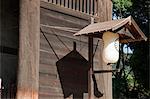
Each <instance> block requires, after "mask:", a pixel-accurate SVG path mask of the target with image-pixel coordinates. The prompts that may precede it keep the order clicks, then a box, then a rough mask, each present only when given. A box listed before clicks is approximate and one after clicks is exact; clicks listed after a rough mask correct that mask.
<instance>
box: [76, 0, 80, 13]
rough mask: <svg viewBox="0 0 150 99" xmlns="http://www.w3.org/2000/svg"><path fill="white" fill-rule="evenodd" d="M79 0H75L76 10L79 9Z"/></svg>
mask: <svg viewBox="0 0 150 99" xmlns="http://www.w3.org/2000/svg"><path fill="white" fill-rule="evenodd" d="M79 8H80V0H76V10H78V11H79V10H80V9H79Z"/></svg>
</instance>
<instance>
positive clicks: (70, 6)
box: [69, 0, 72, 8]
mask: <svg viewBox="0 0 150 99" xmlns="http://www.w3.org/2000/svg"><path fill="white" fill-rule="evenodd" d="M69 8H72V0H69Z"/></svg>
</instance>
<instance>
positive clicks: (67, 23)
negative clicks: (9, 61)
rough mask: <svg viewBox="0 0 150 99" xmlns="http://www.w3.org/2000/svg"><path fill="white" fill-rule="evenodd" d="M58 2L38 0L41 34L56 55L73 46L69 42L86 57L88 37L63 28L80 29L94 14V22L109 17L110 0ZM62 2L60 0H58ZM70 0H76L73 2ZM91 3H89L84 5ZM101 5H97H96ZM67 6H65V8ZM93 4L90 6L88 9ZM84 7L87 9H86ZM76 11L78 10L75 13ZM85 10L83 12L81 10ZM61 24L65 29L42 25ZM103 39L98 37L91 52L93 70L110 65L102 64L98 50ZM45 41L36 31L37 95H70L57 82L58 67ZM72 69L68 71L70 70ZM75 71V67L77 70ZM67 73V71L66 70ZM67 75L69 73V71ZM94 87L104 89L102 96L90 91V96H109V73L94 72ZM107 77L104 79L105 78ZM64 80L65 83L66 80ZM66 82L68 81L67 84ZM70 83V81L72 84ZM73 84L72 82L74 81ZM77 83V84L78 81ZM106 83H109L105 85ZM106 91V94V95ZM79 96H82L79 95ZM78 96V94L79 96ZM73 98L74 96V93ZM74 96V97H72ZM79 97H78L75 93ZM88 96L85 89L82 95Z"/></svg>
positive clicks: (47, 98)
mask: <svg viewBox="0 0 150 99" xmlns="http://www.w3.org/2000/svg"><path fill="white" fill-rule="evenodd" d="M63 1H65V2H63ZM63 1H61V4H62V5H63V6H64V7H63V6H61V7H60V6H57V5H59V4H54V3H55V0H52V3H50V2H49V3H46V2H47V1H45V2H43V0H42V2H41V15H40V17H41V29H42V31H43V32H44V34H45V36H46V37H47V39H48V40H49V42H50V44H51V46H52V48H53V50H54V51H55V53H56V54H57V55H58V57H59V59H62V58H64V56H65V55H67V54H68V53H70V52H71V51H72V50H73V42H74V41H75V42H76V43H77V48H76V49H77V51H78V52H79V53H80V54H81V55H82V56H83V57H84V58H85V59H86V60H88V38H87V37H85V36H78V37H76V36H73V34H74V33H75V32H69V31H67V28H70V29H82V28H83V27H85V26H87V25H88V24H90V19H91V18H90V17H91V14H92V15H97V17H96V18H95V19H96V21H97V22H100V21H101V22H102V21H107V20H111V10H112V8H111V6H112V5H111V3H110V2H111V1H110V0H106V2H105V0H102V1H101V0H63ZM62 2H63V3H62ZM72 2H77V3H76V4H75V5H73V4H72ZM87 4H88V5H89V4H91V5H90V6H88V5H87ZM100 6H101V7H100ZM68 8H69V9H68ZM92 8H94V9H92ZM87 9H88V10H87ZM76 11H80V12H81V13H78V12H76ZM84 12H85V13H86V14H85V13H84ZM44 25H47V26H53V27H55V26H56V27H61V28H63V27H64V28H66V30H65V29H64V30H61V29H58V28H57V29H56V28H50V27H45V26H44ZM97 41H98V39H94V42H93V43H94V48H93V49H94V51H95V48H96V45H97ZM102 46H103V43H102V41H101V40H100V42H99V44H98V47H97V50H96V53H95V56H94V70H103V69H104V70H107V69H111V67H110V66H106V64H105V63H103V62H102V57H101V52H102ZM53 50H52V49H51V47H50V46H49V45H48V42H47V41H46V39H45V38H44V36H43V34H42V33H41V34H40V67H39V68H40V71H39V75H40V77H39V78H40V79H39V98H40V99H64V98H66V99H74V98H75V97H74V96H73V95H72V94H69V95H68V96H66V95H65V92H64V90H63V84H62V82H61V78H60V74H59V70H58V68H57V61H58V60H59V59H57V57H56V55H55V54H54V52H53ZM74 71H75V70H73V71H72V73H73V72H74ZM77 72H78V71H77ZM68 73H71V71H70V72H68ZM70 77H71V75H70ZM95 77H96V84H97V85H96V88H97V92H98V93H104V95H103V97H99V96H98V95H99V94H98V95H94V96H93V98H94V99H99V98H101V99H111V97H112V95H111V94H112V90H111V83H112V82H111V81H108V80H111V73H105V74H95ZM106 78H107V79H106ZM67 84H68V83H67ZM70 84H71V83H69V84H68V85H70ZM72 86H73V85H72ZM75 86H76V85H75ZM80 86H81V85H80ZM108 86H109V87H108ZM66 90H67V92H71V89H69V88H68V89H66ZM109 93H110V95H109ZM81 97H82V96H81ZM81 97H80V98H81ZM76 98H77V97H76ZM76 98H75V99H76ZM78 98H79V97H78ZM87 98H88V93H87V92H85V93H83V99H87Z"/></svg>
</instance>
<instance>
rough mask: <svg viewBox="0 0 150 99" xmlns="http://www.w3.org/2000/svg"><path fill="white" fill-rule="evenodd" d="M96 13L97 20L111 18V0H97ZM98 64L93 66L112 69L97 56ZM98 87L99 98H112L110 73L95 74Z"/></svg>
mask: <svg viewBox="0 0 150 99" xmlns="http://www.w3.org/2000/svg"><path fill="white" fill-rule="evenodd" d="M97 2H98V6H97V15H98V16H99V17H100V19H99V22H104V21H110V20H112V0H98V1H97ZM102 49H103V43H102V42H101V43H100V55H102ZM99 61H100V63H99V64H100V65H99V66H95V67H96V68H97V69H98V70H112V67H111V66H110V65H107V64H106V63H104V61H103V60H102V56H100V58H99ZM96 79H97V83H98V88H99V90H101V91H102V93H103V96H102V97H101V99H112V73H111V72H107V73H102V74H97V75H96Z"/></svg>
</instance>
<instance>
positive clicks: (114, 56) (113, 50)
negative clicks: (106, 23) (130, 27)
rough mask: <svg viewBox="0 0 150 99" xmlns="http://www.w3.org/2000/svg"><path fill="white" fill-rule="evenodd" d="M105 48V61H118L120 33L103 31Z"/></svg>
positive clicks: (103, 55)
mask: <svg viewBox="0 0 150 99" xmlns="http://www.w3.org/2000/svg"><path fill="white" fill-rule="evenodd" d="M102 39H103V42H104V48H103V52H102V58H103V61H104V62H105V63H116V62H117V61H118V59H119V34H117V33H112V32H109V31H108V32H105V33H103V37H102Z"/></svg>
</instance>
